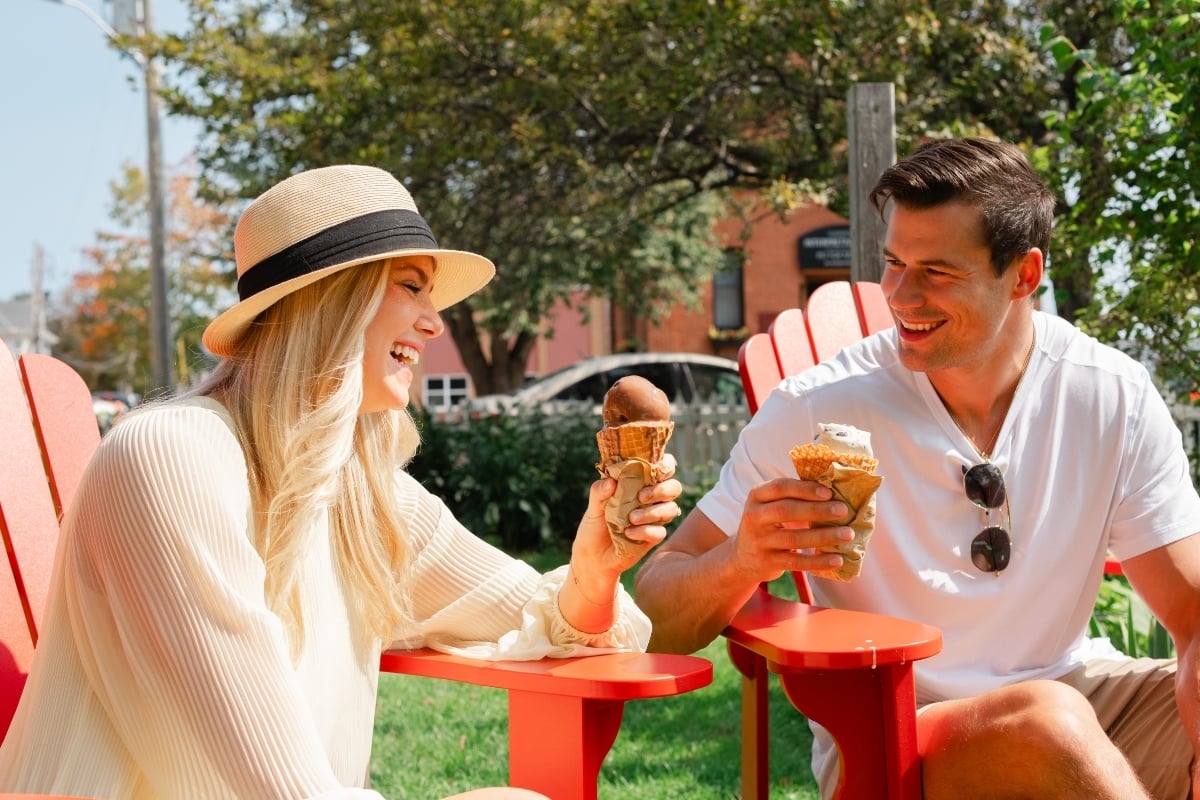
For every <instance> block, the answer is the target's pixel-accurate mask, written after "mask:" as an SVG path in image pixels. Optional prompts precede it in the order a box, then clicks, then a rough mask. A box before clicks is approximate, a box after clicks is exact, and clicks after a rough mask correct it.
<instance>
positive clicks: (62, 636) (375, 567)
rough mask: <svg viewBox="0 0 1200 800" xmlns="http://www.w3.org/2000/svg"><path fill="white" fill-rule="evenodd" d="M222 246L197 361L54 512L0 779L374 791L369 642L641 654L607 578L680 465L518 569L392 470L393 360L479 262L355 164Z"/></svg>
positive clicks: (404, 420)
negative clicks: (609, 522) (33, 647)
mask: <svg viewBox="0 0 1200 800" xmlns="http://www.w3.org/2000/svg"><path fill="white" fill-rule="evenodd" d="M235 253H236V259H237V268H238V293H239V297H240V298H241V299H240V301H239V302H238V303H237V304H235V305H234V306H233V307H232V308H230V309H229V310H228V311H226V312H225V313H223V314H221V315H220V316H219V317H217V318H216V319H215V320H214V321H213V322H212V324H211V325H209V327H208V328H207V330H206V331H205V333H204V343H205V346H206V347H208V348H209V349H210V350H211V351H212V352H214V353H215V354H217V355H220V356H223V357H224V358H223V360H222V361H221V363H220V365H219V366H218V367H217V369H216V370H215V371H214V373H213V375H212V376H211V378H209V380H208V381H206V382H205V383H204V385H203V386H201V387H200V388H199V389H197V390H196V391H195V392H193V393H192V394H191V395H189V396H186V397H183V398H181V399H177V400H173V401H168V402H165V403H161V404H158V405H155V406H152V407H150V408H147V409H144V410H141V411H138V412H135V413H132V414H130V415H128V416H126V417H125V418H124V419H122V420H121V422H120V423H119V424H117V425H116V426H115V427H114V428H113V430H112V431H111V432H110V433H109V434H108V435H107V436H106V437H105V439H104V440H103V441H102V443H101V445H100V448H99V450H98V451H97V453H96V456H95V458H94V459H93V461H92V464H91V465H90V467H89V469H88V471H87V473H86V475H85V477H84V479H83V482H82V484H81V487H80V489H79V493H78V496H77V499H76V501H75V503H74V504H73V506H72V508H71V509H70V510H69V512H68V514H67V515H66V518H65V519H64V523H63V538H62V541H61V543H60V547H59V553H58V559H57V563H56V566H55V575H54V579H53V585H52V588H51V600H50V603H49V608H48V610H47V615H46V622H45V624H44V626H43V632H42V637H41V639H40V641H39V642H38V648H37V656H36V661H35V664H34V667H33V669H32V671H31V674H30V678H29V682H28V684H27V685H26V688H25V692H24V695H23V696H22V699H21V705H20V707H19V709H18V711H17V715H16V717H15V718H14V720H13V723H12V727H11V729H10V733H9V735H8V737H7V739H6V741H5V743H4V746H3V748H0V788H2V789H3V790H6V791H10V792H12V791H24V792H55V793H60V794H73V795H80V796H87V797H98V798H171V799H172V800H175V799H176V798H185V797H222V798H224V797H238V798H317V797H319V798H323V799H324V798H379V795H378V794H377V793H375V792H373V791H370V790H368V789H365V788H362V787H364V786H365V785H366V783H367V780H368V767H369V757H370V746H371V735H372V722H373V716H374V704H375V690H376V684H377V680H378V669H379V667H378V660H379V653H380V650H381V648H382V647H384V646H387V645H390V644H392V643H401V644H404V645H407V646H430V647H435V648H438V649H442V650H445V651H451V652H464V653H469V654H471V655H474V656H480V657H486V658H538V657H541V656H546V655H550V656H569V655H577V654H582V653H587V652H602V651H605V650H632V649H638V650H641V649H644V648H645V645H646V642H647V640H648V638H649V623H648V621H647V620H646V618H645V617H644V615H643V614H642V613H641V612H640V611H639V610H638V609H637V607H636V606H635V605H634V604H633V603H632V601H631V600H630V598H629V597H628V596H627V595H626V594H625V593H624V591H623V590H622V589H621V587H620V584H619V577H620V575H621V573H622V572H623V571H624V570H626V569H628V568H629V567H630V566H632V565H633V563H634V562H636V561H637V560H638V559H639V558H640V557H641V556H642V555H644V553H645V552H646V550H648V549H649V548H650V547H652V546H653V545H654V544H656V543H658V542H659V541H661V540H662V538H663V536H664V535H665V529H664V528H663V525H665V524H666V523H667V522H669V521H670V520H672V519H674V518H675V517H676V516H677V515H678V513H679V508H678V507H677V506H676V504H675V502H674V499H675V498H676V497H678V495H679V493H680V491H681V487H680V485H679V483H678V481H676V480H674V479H673V478H672V479H668V480H665V481H663V482H661V483H659V484H656V485H655V486H653V487H649V488H648V489H646V490H643V491H644V496H643V500H644V501H645V502H646V506H645V507H644V508H643V509H642V510H641V512H640V514H637V515H635V518H634V521H636V523H637V524H636V525H633V526H631V527H630V528H628V529H627V530H626V534H627V536H629V537H630V538H632V539H634V540H637V541H639V542H641V543H642V545H641V547H640V548H637V549H635V551H634V552H632V553H630V554H628V555H625V556H621V555H618V554H617V553H616V551H615V550H614V548H613V546H612V542H611V539H610V536H609V533H608V531H607V528H606V526H605V522H604V516H603V504H604V501H605V500H606V499H607V498H608V497H609V496H610V495H611V494H612V491H613V489H614V482H613V481H612V480H601V481H597V482H596V483H594V484H593V485H592V488H591V491H590V495H589V502H588V508H587V511H586V512H585V514H584V517H583V520H582V522H581V523H580V525H579V529H578V531H577V534H576V538H575V541H574V544H573V546H572V554H571V561H570V564H569V565H568V566H566V567H562V568H560V569H558V570H555V571H553V572H551V573H549V574H547V575H539V574H538V573H537V572H536V571H534V570H533V569H532V568H530V567H529V566H528V565H526V564H524V563H523V562H520V561H516V560H514V559H511V558H509V557H507V556H506V555H504V554H503V553H501V552H499V551H498V550H495V549H493V548H491V547H489V546H487V545H486V544H484V543H483V542H482V541H481V540H480V539H478V538H476V537H474V536H473V535H471V534H470V533H469V532H468V531H466V530H465V529H464V528H462V526H461V525H459V523H458V522H457V521H456V520H455V519H454V517H453V516H452V515H451V513H450V512H449V511H448V510H447V509H446V508H445V506H443V505H442V504H441V502H440V501H438V500H437V499H436V498H435V497H433V496H432V495H430V494H429V493H428V492H426V491H425V490H424V489H422V488H421V487H420V486H419V485H418V484H417V483H416V482H415V481H414V480H413V479H412V478H411V477H409V476H408V475H407V474H406V473H405V472H404V470H403V465H404V463H405V462H406V461H407V460H408V459H409V458H410V457H411V456H412V455H413V453H414V452H415V450H416V447H417V443H418V437H417V431H416V428H415V425H414V423H413V421H412V419H411V417H410V416H409V415H408V413H407V411H406V408H407V406H408V404H409V400H410V392H411V391H412V381H413V373H412V367H413V366H414V365H415V364H417V363H418V362H419V361H420V358H421V354H422V352H423V351H424V348H425V344H426V342H427V341H428V340H429V339H432V338H433V337H435V336H438V335H439V334H441V333H442V331H443V328H444V326H443V324H442V321H441V318H440V317H439V315H438V311H439V309H442V308H445V307H447V306H449V305H450V304H452V303H455V302H457V301H459V300H461V299H463V298H464V297H466V296H467V295H469V294H471V293H472V292H474V291H476V290H478V289H479V288H481V287H482V286H483V285H484V284H486V283H487V282H488V281H489V280H490V279H491V277H492V275H493V273H494V268H493V266H492V264H491V262H489V261H488V260H487V259H485V258H482V257H480V256H477V255H474V254H471V253H463V252H456V251H450V250H441V249H439V248H438V247H437V243H436V241H435V240H434V238H433V236H432V234H431V233H430V231H429V228H428V226H427V225H426V223H425V221H424V220H423V219H422V218H421V217H420V215H419V214H418V212H417V209H416V206H415V204H414V203H413V201H412V198H411V197H410V196H409V194H408V192H407V191H406V190H405V189H404V187H403V186H402V185H401V184H400V183H399V182H398V181H396V180H395V179H394V178H393V177H392V176H391V175H389V174H387V173H386V172H383V171H381V170H378V169H374V168H371V167H361V166H339V167H328V168H323V169H315V170H310V171H308V172H304V173H300V174H298V175H295V176H293V177H291V178H288V179H287V180H285V181H283V182H282V183H280V184H278V185H277V186H275V187H273V188H272V189H270V190H269V191H267V192H266V193H265V194H263V195H262V196H261V197H259V198H258V199H257V200H255V201H254V202H253V203H252V204H251V205H250V206H249V207H248V208H247V210H246V212H245V213H244V214H243V216H242V218H241V219H240V220H239V222H238V226H237V231H236V234H235ZM413 768H414V769H418V768H419V765H415V764H414V765H413ZM356 787H357V788H356ZM463 796H464V797H465V796H470V797H473V798H474V797H490V798H505V797H514V798H515V797H531V796H534V795H533V794H532V793H530V792H525V791H522V790H515V789H483V790H478V791H477V792H469V793H468V794H467V795H463Z"/></svg>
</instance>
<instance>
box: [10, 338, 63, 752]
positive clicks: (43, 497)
mask: <svg viewBox="0 0 1200 800" xmlns="http://www.w3.org/2000/svg"><path fill="white" fill-rule="evenodd" d="M0 442H3V448H2V450H0V533H2V534H3V537H4V549H5V554H6V555H7V556H8V558H7V560H6V566H7V568H0V645H3V651H2V652H0V734H2V733H3V732H4V731H7V730H8V723H9V722H10V720H11V719H12V715H13V712H14V711H15V710H16V707H17V701H18V700H19V699H20V697H21V690H22V689H23V688H24V686H25V678H26V676H27V675H28V674H29V666H30V664H31V662H32V660H33V648H34V644H35V643H36V641H37V622H38V621H39V620H40V619H41V614H42V611H43V610H44V609H45V605H46V592H47V590H48V588H49V576H50V571H51V569H52V567H53V563H54V546H55V542H56V541H57V539H58V515H57V513H56V512H55V509H54V501H53V500H52V498H51V496H50V487H49V483H48V481H47V477H46V472H45V469H44V467H43V461H42V454H41V450H40V449H39V447H38V443H37V438H36V436H35V435H34V430H33V423H32V418H31V417H30V413H29V406H28V404H27V402H26V400H25V390H24V389H23V388H22V384H21V378H20V373H19V370H18V367H17V361H16V359H14V358H13V355H12V353H11V351H9V349H8V347H7V346H6V345H4V344H3V343H2V342H0Z"/></svg>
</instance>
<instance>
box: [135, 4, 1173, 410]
mask: <svg viewBox="0 0 1200 800" xmlns="http://www.w3.org/2000/svg"><path fill="white" fill-rule="evenodd" d="M1129 2H1130V0H1097V2H1093V3H1088V4H1079V3H1077V2H1075V0H1039V1H1038V2H1012V1H1011V0H975V1H974V2H966V1H964V0H928V1H926V0H890V2H886V3H868V2H861V1H859V2H855V1H854V0H847V1H844V2H831V3H797V2H794V0H678V1H677V2H670V3H662V2H658V1H657V0H565V1H564V0H510V2H505V3H488V4H484V3H472V2H463V3H436V2H430V0H364V1H363V2H358V3H340V2H333V1H332V0H189V5H190V13H191V30H190V31H189V32H188V33H186V34H184V35H182V36H169V37H165V38H163V39H160V40H159V41H157V42H156V43H154V47H155V48H156V49H157V51H158V52H160V53H161V54H162V55H163V56H164V58H165V59H166V60H167V62H168V63H170V64H171V65H172V67H173V68H174V70H173V73H172V74H173V78H172V85H171V87H170V90H169V92H168V95H167V98H166V99H167V103H168V106H169V108H170V109H171V110H172V111H173V112H175V113H179V114H185V115H189V116H193V117H195V118H197V119H199V120H201V121H202V122H203V124H204V127H205V131H206V133H207V135H206V137H205V141H204V143H203V144H202V146H201V151H200V155H199V158H200V163H201V165H202V167H203V175H204V176H205V177H206V179H207V182H206V184H205V186H206V187H207V188H208V189H210V190H215V189H217V188H218V187H222V188H226V189H231V190H232V191H233V192H234V193H236V194H238V195H240V196H243V197H247V196H252V195H254V194H256V193H258V192H260V191H262V190H263V189H265V188H266V187H267V186H269V185H270V184H272V183H274V182H275V181H277V180H279V179H280V178H281V177H283V176H284V175H286V174H288V173H290V172H292V171H294V170H298V169H302V168H307V167H313V166H320V165H322V164H328V163H333V162H346V161H356V162H366V163H372V164H376V165H379V166H382V167H384V168H386V169H388V170H390V171H392V172H393V173H395V174H396V175H397V176H399V177H401V178H402V179H403V180H405V182H406V183H408V184H409V185H410V187H411V188H412V189H413V192H414V195H415V196H416V197H417V199H418V201H419V202H420V204H421V206H422V210H423V211H424V212H425V214H426V216H427V217H428V218H429V219H430V220H431V223H432V225H433V226H434V228H435V230H436V231H438V232H439V234H440V235H441V236H442V237H443V245H445V246H451V247H461V248H465V249H472V250H476V251H479V252H482V253H485V254H487V255H489V256H491V257H492V258H493V259H494V260H495V261H496V262H497V264H498V267H499V273H500V278H499V279H498V280H497V281H495V282H494V283H493V284H492V285H491V286H490V287H489V288H488V289H487V290H485V291H484V292H482V293H481V294H479V295H476V296H475V297H473V298H472V299H471V300H470V301H468V302H467V303H463V304H461V305H459V306H456V307H455V308H454V309H452V310H451V311H450V312H449V314H448V323H449V327H450V329H451V333H452V335H453V336H454V340H455V342H456V344H457V345H458V347H459V351H460V352H461V353H462V355H463V359H464V362H465V363H466V365H467V367H468V369H469V370H470V371H471V375H472V378H473V379H474V381H475V383H476V388H477V390H478V391H482V392H490V391H502V390H505V389H507V388H510V387H512V386H514V385H515V384H516V382H518V381H519V380H520V378H521V375H522V372H523V366H524V364H525V361H526V358H527V356H528V354H529V352H530V350H531V348H532V346H533V334H534V331H535V330H536V329H537V326H538V323H539V322H540V321H541V319H542V317H543V316H544V315H545V313H546V311H547V309H549V307H550V306H551V304H552V303H553V302H554V301H555V300H567V299H568V297H569V292H571V291H572V290H573V289H574V288H576V287H578V286H580V285H586V286H588V287H589V288H590V289H591V291H592V293H593V294H596V295H607V296H609V297H611V298H612V300H613V302H614V303H616V304H618V305H619V306H626V307H627V310H628V311H630V312H631V313H638V314H642V315H645V316H646V317H648V318H650V319H654V318H655V317H656V315H657V314H658V313H659V311H660V310H661V309H663V308H665V307H666V306H668V305H669V304H671V303H675V302H689V301H691V300H694V298H695V296H696V290H697V287H698V286H700V285H702V284H703V282H704V279H705V278H707V277H708V275H709V274H710V273H711V271H712V270H713V269H714V268H715V267H716V266H717V265H718V264H719V263H720V259H719V257H718V254H717V253H716V252H715V246H714V244H713V242H712V241H711V237H710V235H709V230H710V225H709V223H710V221H711V217H710V216H709V215H710V214H713V213H721V207H722V206H721V205H720V203H722V202H725V200H726V199H727V198H726V197H725V195H724V193H725V192H728V191H730V190H733V189H747V188H748V189H752V190H757V191H759V192H761V193H763V195H764V196H766V197H768V198H772V199H774V200H776V201H779V203H780V209H781V213H786V211H787V209H788V206H789V205H790V204H794V203H796V202H804V201H806V200H807V199H810V198H812V197H814V196H821V197H824V198H826V199H827V200H828V202H829V203H830V205H831V206H832V207H833V208H834V209H835V210H838V211H841V212H843V213H846V212H847V198H846V193H847V177H846V176H847V171H848V170H847V164H846V150H847V131H846V127H847V126H846V97H847V94H848V91H849V89H850V87H851V86H853V85H854V84H855V83H858V82H871V81H885V82H891V83H893V84H894V86H895V90H896V100H897V134H898V142H897V149H898V151H899V152H901V153H905V152H908V151H909V150H911V149H912V147H913V145H914V144H915V143H916V142H917V141H918V140H920V139H921V138H922V137H925V136H931V135H946V134H951V133H952V134H972V133H975V134H982V135H994V136H998V137H1001V138H1004V139H1008V140H1010V141H1014V142H1017V143H1019V144H1022V145H1023V146H1025V147H1026V148H1027V149H1029V150H1031V151H1033V150H1034V149H1035V148H1037V147H1042V146H1044V147H1047V148H1051V152H1057V149H1056V148H1058V147H1067V148H1077V149H1078V152H1080V153H1083V152H1086V150H1087V148H1089V147H1091V146H1092V145H1093V144H1096V143H1092V142H1078V141H1069V142H1063V141H1056V133H1057V134H1058V135H1061V131H1051V130H1049V129H1048V128H1047V124H1046V121H1045V119H1044V117H1043V112H1050V113H1059V114H1067V113H1070V112H1071V111H1072V110H1073V109H1075V108H1077V107H1078V105H1079V102H1080V98H1079V92H1080V86H1079V83H1078V79H1079V76H1080V72H1079V69H1078V67H1077V66H1075V65H1071V64H1066V63H1065V62H1062V61H1060V60H1056V59H1054V58H1052V57H1051V55H1050V54H1049V53H1048V52H1047V51H1046V50H1045V49H1044V48H1043V47H1042V46H1041V44H1040V41H1039V36H1040V32H1041V30H1042V28H1043V27H1044V26H1045V25H1046V24H1047V23H1049V22H1053V24H1054V25H1055V26H1056V29H1057V31H1058V32H1059V33H1060V34H1061V35H1062V36H1063V37H1064V38H1065V39H1066V40H1067V41H1070V42H1073V43H1075V44H1076V46H1077V47H1079V48H1086V49H1087V50H1089V51H1090V52H1092V53H1094V54H1095V60H1096V62H1097V63H1098V64H1100V65H1114V66H1115V65H1120V64H1123V63H1126V62H1127V61H1128V59H1129V58H1130V57H1131V55H1132V45H1131V39H1130V35H1131V33H1136V32H1135V31H1132V30H1131V29H1128V27H1129V22H1130V18H1131V16H1132V15H1131V13H1129V9H1131V8H1132V6H1128V3H1129ZM1139 13H1141V12H1139ZM1145 13H1147V14H1148V13H1149V12H1145ZM1092 152H1093V153H1095V151H1092ZM1052 158H1056V157H1052V156H1049V155H1047V156H1044V160H1045V163H1046V164H1049V162H1050V160H1051V159H1052ZM1078 160H1079V162H1080V163H1081V164H1082V163H1083V161H1084V160H1085V159H1083V158H1082V156H1080V157H1079V159H1078ZM1058 176H1059V173H1058V172H1057V171H1056V172H1055V173H1054V177H1055V178H1056V179H1057V177H1058ZM1091 179H1092V176H1090V175H1089V174H1088V173H1087V172H1082V173H1076V174H1075V176H1074V178H1073V180H1075V181H1088V180H1091ZM1098 180H1099V182H1100V183H1103V182H1104V178H1103V176H1100V177H1099V178H1098ZM1058 188H1060V189H1061V188H1067V187H1065V186H1063V187H1058ZM1067 210H1068V205H1066V204H1064V213H1066V211H1067ZM1066 234H1067V235H1068V236H1069V237H1075V239H1071V240H1065V241H1064V242H1063V245H1064V246H1063V248H1062V250H1061V251H1060V252H1061V254H1062V255H1063V257H1062V258H1060V259H1059V260H1058V261H1056V265H1057V264H1061V265H1062V268H1063V272H1062V276H1061V277H1062V281H1061V283H1060V284H1059V285H1060V288H1061V289H1062V297H1061V308H1062V309H1063V313H1064V314H1065V315H1066V316H1068V317H1070V318H1072V319H1074V318H1076V317H1077V316H1078V315H1079V314H1081V313H1083V312H1084V311H1086V310H1087V309H1089V308H1091V303H1092V300H1093V298H1094V296H1095V276H1094V275H1092V274H1091V273H1088V272H1086V271H1084V270H1075V269H1068V265H1069V264H1070V263H1071V259H1070V258H1068V257H1066V254H1067V253H1069V252H1082V251H1083V250H1086V249H1088V248H1089V247H1090V246H1091V245H1090V244H1089V241H1088V238H1087V237H1088V236H1089V233H1088V231H1087V230H1086V229H1084V228H1082V227H1071V228H1068V230H1067V231H1066ZM657 236H667V237H668V238H669V239H670V240H671V241H673V242H674V243H675V245H676V246H675V247H663V246H659V245H656V244H654V243H653V239H654V238H655V237H657ZM680 248H683V249H682V250H681V249H680ZM634 254H637V255H636V256H635V255H634ZM1055 269H1056V271H1057V269H1058V267H1057V266H1056V267H1055ZM1055 278H1056V280H1057V279H1058V278H1059V275H1057V274H1056V275H1055ZM484 342H489V343H490V344H489V346H488V348H487V349H485V348H484V344H483V343H484Z"/></svg>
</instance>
